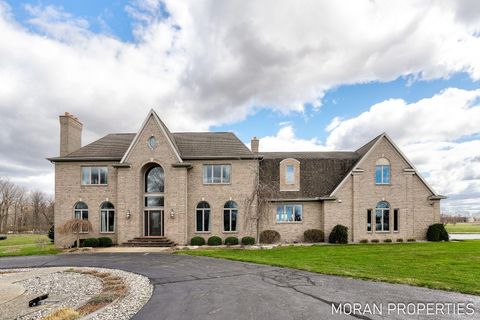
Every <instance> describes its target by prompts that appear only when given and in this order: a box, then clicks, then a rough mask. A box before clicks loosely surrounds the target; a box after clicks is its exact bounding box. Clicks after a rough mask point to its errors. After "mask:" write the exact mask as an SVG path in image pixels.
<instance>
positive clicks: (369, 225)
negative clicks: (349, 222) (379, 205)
mask: <svg viewBox="0 0 480 320" xmlns="http://www.w3.org/2000/svg"><path fill="white" fill-rule="evenodd" d="M367 231H372V209H368V210H367Z"/></svg>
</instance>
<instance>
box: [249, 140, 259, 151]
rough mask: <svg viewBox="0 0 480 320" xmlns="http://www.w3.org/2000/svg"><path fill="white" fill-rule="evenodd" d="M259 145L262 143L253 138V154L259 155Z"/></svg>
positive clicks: (251, 146) (251, 147) (251, 145)
mask: <svg viewBox="0 0 480 320" xmlns="http://www.w3.org/2000/svg"><path fill="white" fill-rule="evenodd" d="M259 145H260V141H259V140H258V139H257V137H253V138H252V141H251V142H250V149H251V150H252V152H253V153H258V147H259Z"/></svg>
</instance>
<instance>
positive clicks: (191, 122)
mask: <svg viewBox="0 0 480 320" xmlns="http://www.w3.org/2000/svg"><path fill="white" fill-rule="evenodd" d="M0 1H1V0H0ZM127 7H128V9H127V10H128V12H129V13H130V14H131V15H132V17H133V18H134V19H135V20H134V23H133V26H132V28H133V29H134V35H135V40H136V41H135V42H134V43H129V42H123V41H121V40H120V39H118V38H116V37H114V36H112V35H110V34H96V33H93V32H92V31H91V30H90V29H89V23H88V21H86V20H85V19H82V18H79V17H76V16H74V15H72V14H71V13H68V12H64V11H62V10H61V9H59V8H56V7H53V6H47V7H45V6H27V10H28V12H29V13H30V14H31V18H30V19H29V20H28V22H29V23H30V25H29V28H26V27H25V26H22V25H20V24H19V23H17V22H16V21H15V20H14V19H15V17H13V16H12V14H11V13H10V11H9V9H8V5H6V4H5V3H4V2H0V41H1V45H0V112H1V115H2V116H1V117H0V127H1V128H2V130H1V131H0V137H1V139H0V149H1V150H2V154H1V155H0V162H8V163H14V164H16V165H21V166H31V167H33V168H40V169H41V170H45V169H46V168H48V169H50V167H49V165H48V163H46V161H45V160H43V159H44V158H45V157H47V156H51V155H55V154H56V153H57V152H58V123H57V121H58V120H57V116H58V114H60V113H63V112H64V111H70V112H72V113H73V114H75V115H77V116H78V117H79V118H80V119H81V120H82V121H83V122H84V123H85V131H86V132H85V136H86V140H87V141H91V140H93V139H94V138H98V137H99V136H101V135H103V134H105V133H109V132H118V131H133V130H135V129H137V127H138V125H139V123H141V120H142V118H143V117H144V116H145V114H146V112H147V111H148V110H149V109H150V108H151V107H155V108H156V110H157V111H158V113H159V114H160V115H161V116H162V118H163V119H164V120H165V122H166V123H167V125H168V126H169V127H170V128H172V129H173V130H208V128H210V127H211V126H213V125H219V124H223V123H229V122H236V121H240V120H242V119H244V118H245V117H247V116H248V115H250V114H252V113H253V112H255V110H257V109H258V108H262V107H263V108H273V109H275V110H279V111H282V112H289V111H300V112H301V111H303V106H304V104H305V103H310V104H312V105H314V106H317V107H318V106H320V105H321V97H322V96H323V94H324V91H325V90H327V89H329V88H332V87H334V86H338V85H342V84H353V83H363V82H368V81H390V80H393V79H396V78H398V77H400V76H409V77H411V79H432V78H438V77H448V76H449V75H451V74H452V73H455V72H459V71H465V72H467V73H468V74H470V76H471V78H472V79H480V59H478V57H477V56H478V52H480V38H479V37H478V35H479V32H480V19H479V17H480V9H479V6H478V2H477V1H443V0H437V1H435V0H434V1H428V2H425V1H395V2H392V1H367V0H355V1H350V2H348V5H346V4H345V3H344V2H342V3H340V2H333V1H318V0H311V1H301V2H291V1H276V0H275V1H273V0H271V1H233V0H232V1H222V2H218V1H170V0H168V1H166V2H165V3H164V4H162V3H160V2H159V1H156V0H149V1H147V2H144V1H134V2H132V3H130V4H128V5H127ZM346 8H348V10H347V9H346ZM163 9H166V10H167V11H168V13H169V16H168V17H166V16H165V14H164V11H163ZM106 29H107V28H106ZM388 104H389V105H390V106H393V108H396V109H399V110H400V109H402V108H403V106H402V102H401V101H395V100H392V101H390V102H388ZM378 108H379V109H380V111H379V112H381V110H383V108H382V107H381V106H379V107H378ZM455 111H456V110H454V109H452V112H455ZM460 111H462V110H460ZM375 113H376V114H377V112H375ZM462 114H464V113H462ZM404 116H405V117H406V116H407V114H404ZM436 116H437V115H435V114H431V115H430V117H432V118H435V117H436ZM468 117H469V118H470V117H471V118H472V119H474V118H475V117H476V114H474V112H472V111H468ZM452 119H456V117H455V116H454V115H452ZM403 120H404V121H405V119H403ZM410 120H412V121H415V122H419V121H420V120H418V119H410ZM437 120H438V119H437ZM472 121H473V120H472ZM472 123H473V122H472ZM472 123H463V122H462V123H461V125H462V126H463V125H465V128H466V129H465V130H464V129H462V128H459V127H458V126H459V125H460V124H459V123H458V122H455V123H453V124H450V123H445V125H444V127H445V128H444V129H442V130H437V128H434V127H431V128H429V129H425V130H426V132H430V131H429V130H430V129H432V130H433V132H434V133H435V132H436V133H435V134H436V136H435V134H433V133H432V135H431V136H432V137H437V138H439V137H443V136H444V135H445V134H447V133H448V132H450V131H454V132H456V131H458V130H464V131H468V130H470V129H468V128H471V126H472ZM336 124H337V123H335V125H336ZM347 124H348V122H347V121H346V120H345V121H342V123H340V124H339V125H338V126H337V127H335V126H334V123H333V122H332V126H331V127H330V128H329V129H331V130H332V131H331V139H330V140H328V141H327V145H331V146H336V145H338V144H343V145H347V144H348V143H347V142H345V141H346V140H345V139H346V136H345V135H344V134H343V133H342V130H345V128H346V126H347ZM442 126H443V125H442ZM421 127H423V126H421ZM357 129H359V130H364V131H361V133H365V134H367V133H369V134H368V135H369V136H371V134H370V133H371V132H367V129H366V128H357ZM282 130H283V131H282V132H280V135H279V136H278V135H277V137H276V138H277V140H278V139H283V141H287V142H288V141H295V136H294V135H293V131H292V132H290V133H288V129H287V127H285V128H283V129H282ZM395 130H396V131H394V133H395V135H397V133H398V135H397V136H398V137H399V139H401V142H402V143H405V141H406V142H408V143H411V142H410V141H407V140H405V141H404V140H402V139H403V138H402V137H407V136H410V135H411V131H412V129H409V130H410V131H408V132H405V133H403V134H400V133H402V132H404V131H403V129H402V128H401V127H398V128H397V129H395ZM289 134H290V136H289ZM359 136H362V135H361V134H359ZM418 136H422V135H418ZM292 137H293V138H292ZM270 138H272V139H274V138H275V137H270ZM272 141H275V140H272ZM301 141H304V142H303V144H299V145H300V146H301V148H307V147H312V148H320V147H319V141H317V140H316V139H312V140H308V139H307V140H301ZM419 141H420V142H422V141H423V140H419ZM448 141H450V140H448ZM294 147H295V145H291V148H294ZM15 174H16V173H15Z"/></svg>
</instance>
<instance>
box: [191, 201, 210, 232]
mask: <svg viewBox="0 0 480 320" xmlns="http://www.w3.org/2000/svg"><path fill="white" fill-rule="evenodd" d="M195 221H196V225H197V227H196V230H197V232H209V231H210V205H209V204H208V203H207V202H205V201H202V202H200V203H199V204H198V205H197V212H196V220H195Z"/></svg>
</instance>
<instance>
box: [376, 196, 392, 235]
mask: <svg viewBox="0 0 480 320" xmlns="http://www.w3.org/2000/svg"><path fill="white" fill-rule="evenodd" d="M375 231H383V232H388V231H390V205H389V204H388V202H387V201H380V202H379V203H377V207H376V208H375Z"/></svg>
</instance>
